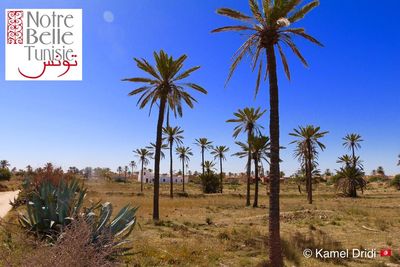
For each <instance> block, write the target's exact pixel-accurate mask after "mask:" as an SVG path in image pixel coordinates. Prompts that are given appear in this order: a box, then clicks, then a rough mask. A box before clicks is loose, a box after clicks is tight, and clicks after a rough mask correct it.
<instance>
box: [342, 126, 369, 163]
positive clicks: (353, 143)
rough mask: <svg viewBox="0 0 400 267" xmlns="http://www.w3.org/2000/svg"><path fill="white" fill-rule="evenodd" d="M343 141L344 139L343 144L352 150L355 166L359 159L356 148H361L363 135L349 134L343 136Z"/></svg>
mask: <svg viewBox="0 0 400 267" xmlns="http://www.w3.org/2000/svg"><path fill="white" fill-rule="evenodd" d="M343 141H344V143H343V146H344V147H346V148H348V149H349V150H351V152H352V156H353V160H352V161H353V166H356V162H357V161H356V153H355V150H356V149H360V148H361V145H360V143H361V142H362V141H364V140H363V139H362V138H361V135H359V134H356V133H352V134H347V135H346V136H345V137H343Z"/></svg>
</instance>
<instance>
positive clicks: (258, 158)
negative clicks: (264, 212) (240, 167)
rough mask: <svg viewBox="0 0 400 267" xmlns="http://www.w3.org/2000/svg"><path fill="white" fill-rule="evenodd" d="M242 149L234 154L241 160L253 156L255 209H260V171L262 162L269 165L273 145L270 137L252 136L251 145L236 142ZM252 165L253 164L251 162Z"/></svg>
mask: <svg viewBox="0 0 400 267" xmlns="http://www.w3.org/2000/svg"><path fill="white" fill-rule="evenodd" d="M236 144H237V145H239V146H240V147H241V149H242V151H240V152H237V153H235V154H233V155H234V156H238V157H240V158H244V157H246V156H247V155H248V154H249V151H250V155H251V160H253V161H254V178H255V182H256V183H255V190H254V202H253V207H254V208H255V207H258V184H259V180H260V179H259V178H260V177H259V170H260V164H261V165H262V161H263V160H264V161H266V162H267V163H269V157H270V149H271V144H270V140H269V138H268V136H263V135H259V136H254V135H252V136H250V139H249V143H248V144H246V143H242V142H236ZM250 164H251V162H250Z"/></svg>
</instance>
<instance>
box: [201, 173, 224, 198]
mask: <svg viewBox="0 0 400 267" xmlns="http://www.w3.org/2000/svg"><path fill="white" fill-rule="evenodd" d="M200 179H201V186H202V189H203V193H206V194H212V193H218V192H219V191H220V188H221V187H220V179H219V176H218V175H216V174H214V173H205V174H204V175H203V174H202V175H200Z"/></svg>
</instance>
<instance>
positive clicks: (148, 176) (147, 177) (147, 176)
mask: <svg viewBox="0 0 400 267" xmlns="http://www.w3.org/2000/svg"><path fill="white" fill-rule="evenodd" d="M141 178H142V176H141V171H140V170H139V175H138V182H140V181H141V180H142V179H141ZM172 178H173V182H174V183H178V184H180V183H182V180H183V179H182V176H181V175H175V174H174V176H173V177H172ZM188 181H189V179H188V176H186V175H185V183H187V182H188ZM153 182H154V173H153V172H152V171H150V170H148V169H144V170H143V183H146V184H148V183H151V184H152V183H153ZM163 183H170V176H169V174H160V184H163Z"/></svg>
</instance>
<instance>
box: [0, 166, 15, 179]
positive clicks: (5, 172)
mask: <svg viewBox="0 0 400 267" xmlns="http://www.w3.org/2000/svg"><path fill="white" fill-rule="evenodd" d="M11 175H12V174H11V172H10V170H9V169H5V168H3V169H0V181H10V179H11Z"/></svg>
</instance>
